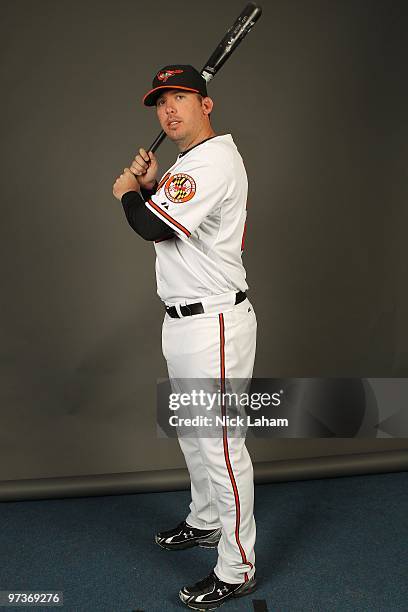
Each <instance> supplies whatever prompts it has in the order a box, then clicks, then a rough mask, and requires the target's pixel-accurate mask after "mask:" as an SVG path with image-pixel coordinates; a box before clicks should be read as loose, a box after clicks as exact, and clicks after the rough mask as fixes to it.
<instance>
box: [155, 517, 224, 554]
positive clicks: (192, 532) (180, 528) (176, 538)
mask: <svg viewBox="0 0 408 612" xmlns="http://www.w3.org/2000/svg"><path fill="white" fill-rule="evenodd" d="M220 538H221V527H219V528H218V529H196V528H195V527H191V526H190V525H189V524H188V523H186V521H183V522H182V523H180V524H179V525H177V527H175V528H174V529H170V530H169V531H161V532H159V533H157V534H156V535H155V538H154V539H155V540H156V543H157V544H158V545H159V546H161V547H162V548H166V549H167V550H184V549H185V548H192V547H193V546H201V547H202V548H216V547H217V546H218V542H219V540H220Z"/></svg>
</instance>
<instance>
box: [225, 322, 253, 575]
mask: <svg viewBox="0 0 408 612" xmlns="http://www.w3.org/2000/svg"><path fill="white" fill-rule="evenodd" d="M218 320H219V324H220V367H221V398H222V399H221V416H222V417H223V419H224V423H225V421H226V418H225V417H226V408H225V403H224V393H225V325H224V315H223V314H222V313H220V314H219V315H218ZM222 439H223V446H224V458H225V463H226V466H227V470H228V475H229V478H230V481H231V485H232V489H233V491H234V499H235V540H236V542H237V545H238V548H239V551H240V553H241V558H242V563H244V564H245V565H249V567H250V568H251V569H252V568H253V565H252V563H251V562H250V561H248V560H247V558H246V554H245V551H244V549H243V547H242V544H241V542H240V539H239V525H240V522H241V504H240V501H239V493H238V487H237V483H236V481H235V476H234V472H233V470H232V466H231V461H230V458H229V450H228V437H227V425H225V424H224V425H223V427H222ZM247 581H248V574H247V573H245V582H247Z"/></svg>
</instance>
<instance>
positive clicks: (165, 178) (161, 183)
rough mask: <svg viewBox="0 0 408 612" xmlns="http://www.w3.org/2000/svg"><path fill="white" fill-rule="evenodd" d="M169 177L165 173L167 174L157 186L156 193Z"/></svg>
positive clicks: (168, 174)
mask: <svg viewBox="0 0 408 612" xmlns="http://www.w3.org/2000/svg"><path fill="white" fill-rule="evenodd" d="M169 176H170V172H167V174H166V175H165V176H163V178H162V180H161V181H160V183H159V184H158V185H157V189H156V193H157V192H158V191H159V189H161V188H162V187H163V185H164V183H165V182H166V181H167V179H168V178H169Z"/></svg>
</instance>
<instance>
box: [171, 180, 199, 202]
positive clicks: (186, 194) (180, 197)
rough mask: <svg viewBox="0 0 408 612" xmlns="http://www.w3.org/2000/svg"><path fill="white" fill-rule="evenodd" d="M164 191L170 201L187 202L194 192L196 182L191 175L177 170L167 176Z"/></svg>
mask: <svg viewBox="0 0 408 612" xmlns="http://www.w3.org/2000/svg"><path fill="white" fill-rule="evenodd" d="M164 192H165V194H166V196H167V197H168V199H169V200H171V201H172V202H178V203H182V202H188V201H189V200H191V198H192V197H193V196H194V194H195V192H196V184H195V181H194V179H193V178H192V177H191V176H189V175H188V174H184V173H183V172H179V173H178V174H174V175H173V176H171V177H170V178H169V180H168V181H167V183H166V185H165V187H164Z"/></svg>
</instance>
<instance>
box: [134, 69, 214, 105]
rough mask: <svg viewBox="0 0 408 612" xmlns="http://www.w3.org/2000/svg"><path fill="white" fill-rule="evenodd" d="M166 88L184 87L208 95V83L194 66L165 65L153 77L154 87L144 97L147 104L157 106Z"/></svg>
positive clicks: (144, 102)
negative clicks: (158, 99) (157, 101)
mask: <svg viewBox="0 0 408 612" xmlns="http://www.w3.org/2000/svg"><path fill="white" fill-rule="evenodd" d="M164 89H184V90H185V91H193V92H195V93H199V94H201V95H202V96H204V97H206V96H207V83H206V81H205V79H203V77H202V76H201V74H200V73H199V72H198V71H197V70H196V69H195V68H193V66H188V65H183V64H178V65H175V64H172V65H170V66H165V67H164V68H162V69H161V70H159V72H158V73H157V74H156V76H155V77H154V79H153V83H152V89H151V90H150V91H148V92H147V94H146V95H145V96H144V98H143V104H144V105H145V106H155V104H156V100H157V98H158V97H159V96H160V94H161V92H162V91H163V90H164Z"/></svg>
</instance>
